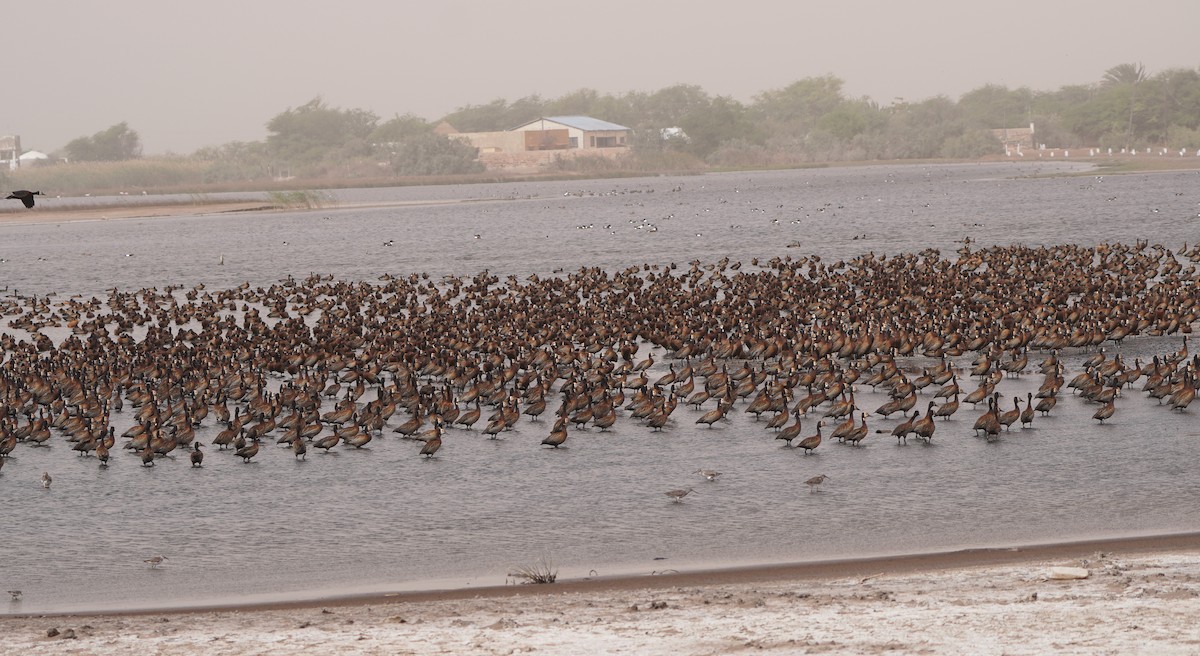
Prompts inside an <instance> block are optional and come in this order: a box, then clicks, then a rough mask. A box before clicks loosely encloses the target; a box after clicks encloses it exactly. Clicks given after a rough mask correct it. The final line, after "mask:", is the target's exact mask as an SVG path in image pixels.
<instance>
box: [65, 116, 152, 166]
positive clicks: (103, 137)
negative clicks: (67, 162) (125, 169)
mask: <svg viewBox="0 0 1200 656" xmlns="http://www.w3.org/2000/svg"><path fill="white" fill-rule="evenodd" d="M63 150H65V151H66V153H67V157H68V158H70V159H72V160H74V161H79V162H117V161H123V160H127V159H137V158H138V157H141V155H142V140H141V137H139V136H138V133H137V132H136V131H134V130H131V129H129V125H128V124H127V123H125V122H121V123H117V124H116V125H114V126H112V127H110V128H108V129H107V130H101V131H100V132H97V133H96V134H93V135H92V136H90V137H78V138H76V139H72V140H71V142H70V143H68V144H67V145H66V146H65V147H64V148H63Z"/></svg>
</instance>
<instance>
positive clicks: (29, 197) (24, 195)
mask: <svg viewBox="0 0 1200 656" xmlns="http://www.w3.org/2000/svg"><path fill="white" fill-rule="evenodd" d="M41 195H42V192H40V191H29V190H28V189H19V190H17V191H14V192H12V193H10V194H9V195H7V196H5V197H4V199H5V200H8V199H10V198H14V199H16V200H19V201H21V202H22V203H25V207H33V197H34V196H41Z"/></svg>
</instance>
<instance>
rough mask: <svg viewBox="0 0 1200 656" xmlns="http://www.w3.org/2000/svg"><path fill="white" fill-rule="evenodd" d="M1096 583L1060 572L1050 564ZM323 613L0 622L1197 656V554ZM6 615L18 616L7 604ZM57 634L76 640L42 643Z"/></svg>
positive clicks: (28, 635) (465, 639)
mask: <svg viewBox="0 0 1200 656" xmlns="http://www.w3.org/2000/svg"><path fill="white" fill-rule="evenodd" d="M1056 566H1072V567H1084V568H1087V570H1088V571H1089V573H1090V576H1089V578H1087V579H1085V580H1066V581H1057V580H1049V578H1048V577H1049V574H1050V570H1051V568H1052V567H1056ZM556 585H557V584H555V585H549V586H536V587H532V586H531V587H529V588H527V589H526V590H527V591H526V590H523V591H522V592H523V594H520V595H518V596H508V597H477V598H472V599H444V600H437V601H421V602H412V601H409V602H403V601H402V602H394V603H363V604H361V605H348V606H347V605H343V606H330V607H328V608H324V609H322V608H319V607H318V608H300V609H270V610H244V611H212V612H185V613H166V614H154V615H137V616H92V617H71V616H67V617H31V618H14V617H7V618H0V636H2V637H0V653H4V654H31V653H36V654H137V655H139V656H140V655H143V654H158V653H162V654H250V653H253V654H315V653H322V654H327V653H348V654H520V653H539V654H619V653H620V654H639V655H655V654H661V655H664V656H679V655H681V654H728V653H738V652H769V653H779V654H793V653H795V654H805V653H859V654H861V653H877V652H889V653H897V654H1046V653H1065V654H1136V653H1144V654H1197V653H1200V623H1198V622H1197V621H1196V619H1197V618H1198V617H1200V553H1192V552H1189V553H1164V554H1155V555H1135V556H1127V557H1126V556H1105V555H1103V554H1096V555H1093V556H1092V557H1089V558H1084V559H1070V560H1059V561H1037V562H1028V563H1021V564H1018V565H1004V566H989V567H971V568H961V569H951V570H935V571H926V572H909V573H904V574H895V575H891V574H881V575H879V576H876V577H872V578H869V579H868V580H865V581H863V580H860V579H858V578H855V579H825V580H802V581H780V582H774V583H766V584H763V583H738V584H728V585H724V584H722V585H711V586H703V587H675V588H660V589H655V588H653V587H650V588H645V589H639V590H632V591H631V590H609V591H598V592H597V591H591V592H583V593H580V592H559V591H556V590H555V587H556ZM9 610H10V611H12V610H13V609H12V608H10V609H9ZM52 627H55V628H57V629H58V630H59V631H62V632H65V631H66V630H67V629H73V630H74V632H75V636H76V637H75V638H73V639H72V638H64V637H62V636H58V637H53V638H51V637H47V636H46V633H47V630H48V629H50V628H52Z"/></svg>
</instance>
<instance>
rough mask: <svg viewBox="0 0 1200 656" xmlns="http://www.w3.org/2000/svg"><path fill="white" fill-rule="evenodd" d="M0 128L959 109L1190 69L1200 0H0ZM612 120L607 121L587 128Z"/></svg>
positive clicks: (186, 128) (159, 140) (1197, 61)
mask: <svg viewBox="0 0 1200 656" xmlns="http://www.w3.org/2000/svg"><path fill="white" fill-rule="evenodd" d="M0 8H3V12H2V14H0V15H3V22H4V27H5V30H4V39H3V41H2V42H3V48H4V50H3V54H2V55H0V57H3V61H4V64H5V65H4V68H5V71H6V73H7V79H8V83H7V84H6V85H5V86H4V88H3V95H2V96H0V134H19V135H21V140H22V145H23V146H24V148H25V149H38V150H44V151H51V150H54V149H57V148H60V147H62V146H63V145H65V144H66V143H67V142H68V141H70V140H71V139H73V138H75V137H78V136H83V135H91V134H93V133H95V132H98V131H100V130H103V129H105V128H107V127H109V126H111V125H113V124H115V123H119V122H121V121H126V122H128V123H129V126H130V127H131V128H133V129H134V130H136V131H137V132H138V133H139V134H140V135H141V137H142V143H143V146H144V150H145V152H146V154H158V153H164V152H176V153H183V154H185V153H190V152H192V151H193V150H195V149H196V148H199V147H202V146H208V145H218V144H222V143H225V142H229V141H236V140H242V141H252V140H259V139H263V138H264V137H265V136H266V128H265V124H266V122H267V121H268V120H269V119H270V118H271V117H272V116H275V115H276V114H278V113H280V112H282V111H284V110H285V109H287V108H289V107H295V106H298V105H301V104H304V103H305V102H307V101H309V100H311V99H312V98H313V97H315V96H317V95H320V96H321V97H322V98H324V100H325V102H326V103H327V104H329V105H331V106H334V107H341V108H361V109H366V110H370V111H373V112H375V113H376V114H378V115H379V116H380V117H382V118H384V119H387V118H390V117H392V116H393V115H395V114H405V113H410V112H411V113H413V114H416V115H418V116H422V117H424V118H426V119H430V120H435V119H437V118H440V117H441V116H444V115H445V114H447V113H449V112H451V111H453V110H455V109H456V108H458V107H461V106H463V105H468V104H484V103H487V102H490V101H492V100H495V99H496V98H505V99H507V100H509V101H513V100H516V99H517V98H520V97H522V96H527V95H531V94H538V95H541V96H542V97H543V98H548V99H549V98H555V97H558V96H560V95H562V94H564V93H567V92H570V91H574V90H576V89H580V88H591V89H595V90H597V91H599V92H601V93H616V94H620V93H624V92H627V91H655V90H657V89H661V88H663V87H666V86H670V85H673V84H678V83H687V84H698V85H700V86H701V87H703V88H704V89H705V90H706V91H707V92H709V93H710V94H713V95H729V96H733V97H734V98H736V99H738V100H740V101H743V102H749V101H751V100H752V99H753V97H754V96H755V95H756V94H758V93H761V92H763V91H766V90H770V89H778V88H781V87H784V86H787V85H788V84H790V83H791V82H794V81H796V80H799V79H802V78H805V77H810V76H820V75H826V74H832V75H835V76H837V77H840V78H841V79H843V80H844V81H845V87H844V91H845V92H846V94H847V95H850V96H869V97H870V98H872V99H874V100H876V101H877V102H879V103H881V104H885V105H886V104H890V103H891V102H892V100H893V99H894V98H896V97H903V98H904V99H906V100H910V101H911V100H921V99H925V98H929V97H931V96H936V95H939V94H944V95H947V96H949V97H951V98H955V99H957V98H958V97H959V96H960V95H961V94H963V93H964V92H966V91H969V90H971V89H974V88H976V87H979V86H982V85H984V84H988V83H995V84H1001V85H1005V86H1008V87H1010V88H1017V87H1022V86H1027V87H1030V88H1033V89H1035V90H1053V89H1057V88H1059V87H1060V86H1063V85H1066V84H1085V83H1091V82H1095V81H1098V80H1099V79H1100V78H1101V76H1102V75H1103V74H1104V71H1105V70H1106V69H1108V68H1110V67H1112V66H1115V65H1117V64H1121V63H1126V62H1141V63H1143V64H1144V65H1145V66H1146V70H1147V72H1148V73H1150V74H1154V73H1157V72H1159V71H1161V70H1163V69H1166V68H1179V67H1185V68H1195V67H1197V66H1200V43H1198V36H1200V1H1197V0H1146V1H1144V2H1137V3H1128V2H1119V1H1117V0H1032V1H1031V0H1007V1H1005V2H989V3H986V4H985V3H981V2H972V1H970V0H913V1H906V2H896V1H894V0H879V1H864V0H813V1H801V0H739V1H737V2H712V1H710V2H704V1H702V0H688V1H682V0H680V1H675V0H590V1H588V2H578V1H576V0H522V1H516V0H514V1H509V2H502V1H500V0H424V1H421V2H412V1H403V0H340V1H338V2H333V1H331V0H286V1H284V0H240V1H237V2H231V1H228V0H205V1H204V2H164V1H162V0H103V1H102V2H91V1H83V2H78V1H74V0H37V1H36V2H30V1H28V0H0ZM599 118H604V117H599Z"/></svg>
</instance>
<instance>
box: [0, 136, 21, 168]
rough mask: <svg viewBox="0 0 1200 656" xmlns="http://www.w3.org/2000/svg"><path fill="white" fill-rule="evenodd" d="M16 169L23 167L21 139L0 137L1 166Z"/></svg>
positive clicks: (18, 137)
mask: <svg viewBox="0 0 1200 656" xmlns="http://www.w3.org/2000/svg"><path fill="white" fill-rule="evenodd" d="M3 164H8V168H10V169H15V168H17V167H18V166H20V165H21V137H20V136H19V135H18V136H5V135H0V165H3Z"/></svg>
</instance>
